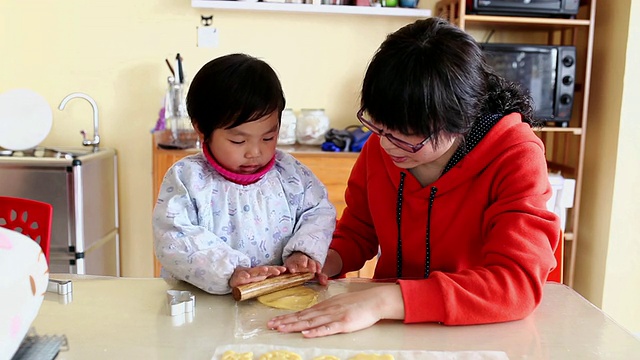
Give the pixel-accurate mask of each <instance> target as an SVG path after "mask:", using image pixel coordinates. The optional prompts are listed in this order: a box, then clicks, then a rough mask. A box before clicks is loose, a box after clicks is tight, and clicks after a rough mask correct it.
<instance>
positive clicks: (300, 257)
mask: <svg viewBox="0 0 640 360" xmlns="http://www.w3.org/2000/svg"><path fill="white" fill-rule="evenodd" d="M284 266H285V267H286V268H287V270H289V272H290V273H292V274H295V273H304V272H311V273H317V274H319V273H320V272H321V271H322V266H321V265H320V263H319V262H318V261H315V260H313V259H312V258H310V257H308V256H307V255H306V254H305V253H302V252H299V251H295V252H293V253H292V254H291V255H290V256H289V257H288V258H287V260H285V262H284Z"/></svg>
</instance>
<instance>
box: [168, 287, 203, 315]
mask: <svg viewBox="0 0 640 360" xmlns="http://www.w3.org/2000/svg"><path fill="white" fill-rule="evenodd" d="M167 303H168V305H169V314H170V315H171V316H176V315H184V314H188V313H193V312H194V310H195V308H196V296H195V295H193V294H192V293H191V291H181V290H167Z"/></svg>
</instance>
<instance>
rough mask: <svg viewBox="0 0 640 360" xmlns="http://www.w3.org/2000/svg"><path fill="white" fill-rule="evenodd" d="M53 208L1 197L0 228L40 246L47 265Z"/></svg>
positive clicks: (44, 204)
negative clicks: (27, 238)
mask: <svg viewBox="0 0 640 360" xmlns="http://www.w3.org/2000/svg"><path fill="white" fill-rule="evenodd" d="M52 218H53V206H51V204H47V203H44V202H40V201H36V200H30V199H22V198H16V197H9V196H0V226H1V227H3V228H6V229H9V230H14V231H17V232H19V233H22V234H24V235H26V236H28V237H30V238H32V239H33V240H34V241H35V242H37V243H38V244H40V247H41V248H42V252H43V253H44V256H45V258H46V259H47V263H48V262H49V246H50V245H49V244H50V240H51V222H52Z"/></svg>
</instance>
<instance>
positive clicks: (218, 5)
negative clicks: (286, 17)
mask: <svg viewBox="0 0 640 360" xmlns="http://www.w3.org/2000/svg"><path fill="white" fill-rule="evenodd" d="M191 6H192V7H194V8H203V9H220V10H248V11H276V12H296V13H315V14H350V15H378V16H404V17H416V18H420V17H430V16H431V10H430V9H420V8H414V9H412V8H401V7H380V6H355V5H316V4H292V3H275V2H258V1H225V0H191Z"/></svg>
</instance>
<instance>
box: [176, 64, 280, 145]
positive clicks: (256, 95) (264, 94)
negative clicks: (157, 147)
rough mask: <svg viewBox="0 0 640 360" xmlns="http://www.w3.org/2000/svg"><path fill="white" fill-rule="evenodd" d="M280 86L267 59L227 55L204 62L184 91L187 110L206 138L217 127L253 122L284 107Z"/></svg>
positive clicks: (205, 138)
mask: <svg viewBox="0 0 640 360" xmlns="http://www.w3.org/2000/svg"><path fill="white" fill-rule="evenodd" d="M285 103H286V101H285V98H284V93H283V91H282V85H281V84H280V80H279V79H278V76H277V75H276V73H275V71H274V70H273V69H272V68H271V66H269V64H267V63H266V62H264V61H262V60H259V59H257V58H255V57H252V56H249V55H246V54H230V55H225V56H221V57H218V58H216V59H213V60H211V61H209V62H208V63H207V64H205V65H204V66H203V67H202V68H201V69H200V70H199V71H198V73H197V74H196V76H194V78H193V81H192V82H191V86H189V92H188V93H187V112H188V113H189V117H190V118H191V123H192V124H193V126H194V127H195V128H196V129H198V131H200V133H202V134H203V136H204V140H205V141H207V140H209V138H210V137H211V134H213V131H214V130H216V129H221V128H224V129H230V128H234V127H236V126H239V125H241V124H244V123H247V122H251V121H256V120H258V119H260V118H262V117H264V116H266V115H269V114H271V113H273V112H274V111H277V112H278V119H280V118H281V116H282V110H283V109H284V107H285Z"/></svg>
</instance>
